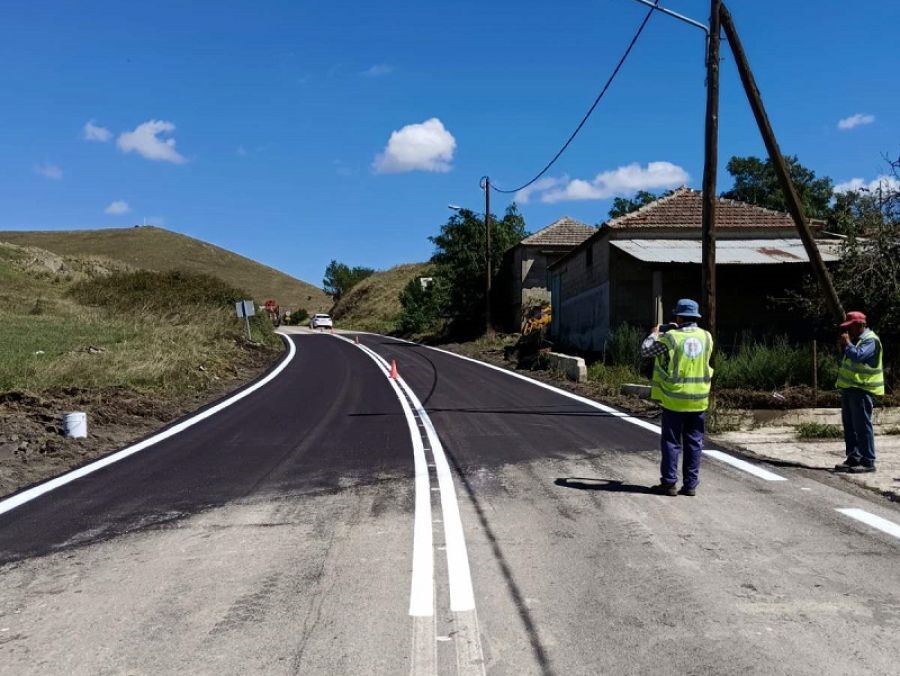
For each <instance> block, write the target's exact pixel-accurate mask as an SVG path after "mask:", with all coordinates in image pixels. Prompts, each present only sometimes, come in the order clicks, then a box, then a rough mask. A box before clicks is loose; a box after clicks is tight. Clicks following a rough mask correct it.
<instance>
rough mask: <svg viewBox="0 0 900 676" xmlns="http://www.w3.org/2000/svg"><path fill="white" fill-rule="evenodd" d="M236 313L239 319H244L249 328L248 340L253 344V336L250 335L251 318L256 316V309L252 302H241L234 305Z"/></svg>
mask: <svg viewBox="0 0 900 676" xmlns="http://www.w3.org/2000/svg"><path fill="white" fill-rule="evenodd" d="M234 311H235V313H236V314H237V316H238V319H243V320H244V324H245V325H246V327H247V340H249V341H250V342H251V343H252V342H253V336H251V335H250V317H252V316H253V315H255V314H256V307H255V306H254V304H253V301H252V300H239V301H238V302H237V303H235V304H234Z"/></svg>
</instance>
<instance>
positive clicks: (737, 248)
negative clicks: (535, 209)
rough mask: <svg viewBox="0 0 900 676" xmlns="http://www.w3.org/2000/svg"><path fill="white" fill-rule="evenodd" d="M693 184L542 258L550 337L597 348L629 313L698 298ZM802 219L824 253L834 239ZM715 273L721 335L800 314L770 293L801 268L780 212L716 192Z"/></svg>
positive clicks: (645, 319)
mask: <svg viewBox="0 0 900 676" xmlns="http://www.w3.org/2000/svg"><path fill="white" fill-rule="evenodd" d="M701 215H702V204H701V193H700V192H699V191H696V190H691V189H690V188H680V189H678V190H675V191H674V192H672V193H671V194H669V195H667V196H665V197H662V198H660V199H658V200H656V201H654V202H651V203H649V204H647V205H645V206H643V207H641V208H640V209H638V210H637V211H633V212H631V213H629V214H625V215H624V216H620V217H618V218H614V219H612V220H610V221H607V222H606V223H604V224H603V225H601V227H600V228H599V229H598V230H597V231H596V232H595V233H594V234H593V235H591V236H590V237H588V238H586V239H585V240H584V241H583V242H581V243H580V244H579V245H578V246H577V247H575V248H573V249H572V250H571V251H570V252H569V253H567V254H566V255H565V256H561V257H559V258H557V259H556V260H555V261H553V262H552V263H551V264H550V266H549V278H550V292H551V293H550V295H551V302H552V306H553V323H552V325H551V337H552V338H553V339H554V341H555V342H557V343H558V344H560V345H563V346H568V347H570V348H575V349H578V350H581V351H585V352H602V351H603V350H604V347H605V344H606V341H607V339H608V337H609V334H610V332H611V331H612V330H613V329H615V327H616V326H618V325H620V324H623V323H628V324H631V325H635V326H639V327H641V328H648V327H650V326H653V325H654V324H658V323H661V322H663V321H667V320H668V319H669V312H670V310H671V308H672V307H673V306H674V304H675V301H676V300H677V299H679V298H684V297H688V298H695V299H697V300H699V299H700V283H701V265H700V264H701V242H700V234H701ZM823 226H824V224H823V223H821V222H818V221H813V222H812V223H811V228H812V230H813V234H814V236H815V237H816V239H817V243H818V245H819V251H820V253H821V254H822V258H823V259H824V260H825V261H826V263H830V262H834V261H836V260H837V258H838V242H837V240H835V239H834V238H830V237H829V236H828V235H827V234H825V233H824V232H823ZM716 270H717V274H716V279H717V305H718V317H717V319H718V328H719V333H720V336H726V337H727V336H728V335H729V334H730V335H739V334H740V333H741V332H742V331H743V330H746V329H754V328H759V324H760V323H761V322H767V323H769V324H770V325H771V326H773V327H775V326H776V325H777V326H778V328H779V330H783V331H784V332H786V333H791V332H794V329H798V328H799V326H798V325H799V324H800V323H801V321H802V320H800V318H798V317H796V316H794V315H792V314H791V313H790V312H789V311H788V310H787V308H786V307H785V306H784V305H781V304H779V303H778V302H777V301H778V299H783V298H785V297H786V296H787V295H788V292H789V291H790V290H798V289H799V288H800V287H801V286H802V284H803V281H804V278H805V277H806V276H807V275H809V274H810V272H811V269H810V266H809V259H808V257H807V255H806V250H805V249H804V247H803V244H802V243H801V241H800V239H799V236H798V234H797V231H796V228H795V226H794V222H793V221H792V220H791V217H790V216H789V215H788V214H787V213H784V212H780V211H773V210H771V209H764V208H762V207H757V206H754V205H751V204H745V203H743V202H737V201H735V200H729V199H724V198H719V199H718V200H717V208H716Z"/></svg>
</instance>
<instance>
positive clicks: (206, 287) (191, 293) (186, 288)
mask: <svg viewBox="0 0 900 676" xmlns="http://www.w3.org/2000/svg"><path fill="white" fill-rule="evenodd" d="M70 294H71V295H72V296H73V297H74V298H75V299H76V300H77V301H78V302H80V303H82V304H84V305H90V306H94V307H102V308H106V309H109V310H114V311H117V312H134V311H150V312H156V313H159V314H161V315H165V316H168V315H177V314H181V313H182V312H183V311H184V309H186V308H187V309H192V308H195V307H196V306H206V307H217V308H221V307H231V306H232V305H233V304H234V303H235V302H236V301H239V300H241V299H243V298H246V297H247V294H246V293H245V292H243V291H241V290H240V289H237V288H235V287H233V286H231V285H230V284H228V283H226V282H224V281H222V280H221V279H219V278H218V277H213V276H212V275H206V274H199V273H191V272H181V271H172V272H154V271H151V270H137V271H134V272H115V273H113V274H111V275H109V276H108V277H95V278H93V279H87V280H85V281H83V282H79V283H78V284H75V286H73V287H72V289H71V291H70Z"/></svg>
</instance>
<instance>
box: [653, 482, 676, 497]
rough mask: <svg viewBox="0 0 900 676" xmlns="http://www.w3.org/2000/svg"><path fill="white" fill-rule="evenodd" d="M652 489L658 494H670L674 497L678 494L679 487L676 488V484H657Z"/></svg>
mask: <svg viewBox="0 0 900 676" xmlns="http://www.w3.org/2000/svg"><path fill="white" fill-rule="evenodd" d="M650 490H651V491H653V492H654V493H656V494H657V495H668V496H669V497H672V498H674V497H675V496H676V495H678V489H677V488H675V484H656V485H655V486H652V487H651V488H650Z"/></svg>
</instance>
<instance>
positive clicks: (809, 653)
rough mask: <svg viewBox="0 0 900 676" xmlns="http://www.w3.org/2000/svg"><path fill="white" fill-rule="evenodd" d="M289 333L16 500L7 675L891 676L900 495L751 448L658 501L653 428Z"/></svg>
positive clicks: (396, 347)
mask: <svg viewBox="0 0 900 676" xmlns="http://www.w3.org/2000/svg"><path fill="white" fill-rule="evenodd" d="M290 339H291V340H293V342H294V345H295V346H296V350H297V351H296V356H295V357H294V359H293V360H292V361H291V362H290V363H289V364H288V365H287V367H286V368H285V369H284V371H283V372H282V373H281V374H280V375H279V376H277V377H276V378H275V379H274V380H273V381H272V382H270V383H268V384H267V385H265V386H264V387H262V388H260V389H259V390H258V391H256V392H254V393H252V394H250V395H249V396H247V397H246V398H245V399H242V400H241V401H239V402H237V403H235V404H234V405H232V406H230V407H228V408H226V409H225V410H223V411H221V412H219V413H217V414H216V415H214V416H212V417H209V418H208V419H206V420H203V421H201V422H198V423H197V424H196V425H194V426H192V427H190V428H189V429H187V430H185V431H183V432H181V433H180V434H177V435H175V436H173V437H171V438H169V439H167V440H165V441H162V442H160V443H158V444H156V445H154V446H151V447H149V448H147V449H144V450H142V451H141V452H139V453H136V454H135V455H132V456H130V457H128V458H125V459H123V460H121V461H119V462H116V463H114V464H112V465H110V466H108V467H105V468H103V469H101V470H99V471H97V472H94V473H91V474H89V475H88V476H85V477H83V478H80V479H78V480H77V481H74V482H72V483H70V484H67V485H66V486H63V487H61V488H59V489H56V490H54V491H52V492H50V493H47V494H46V495H44V496H41V497H39V498H36V499H35V500H33V501H31V502H28V503H26V504H24V505H21V506H18V507H16V508H15V509H13V510H11V511H9V512H7V513H5V514H2V515H0V664H2V665H3V668H2V669H0V671H3V672H4V673H16V674H19V673H59V672H71V673H98V672H102V673H122V672H127V673H154V674H157V673H174V672H181V673H216V674H222V673H234V674H238V673H240V674H245V673H267V674H269V673H273V674H280V673H302V674H311V673H322V674H345V673H346V674H351V673H352V674H373V673H377V674H406V673H439V674H453V673H462V674H479V673H492V674H494V673H496V674H517V675H519V674H592V675H593V674H603V673H648V674H649V673H654V674H655V673H698V674H699V673H716V674H730V673H735V674H736V673H742V674H746V673H760V674H822V673H828V674H832V673H833V674H857V673H858V674H895V673H897V632H898V628H900V576H898V572H897V571H898V570H900V538H898V537H895V536H894V535H892V534H891V526H892V525H896V524H900V510H897V509H896V507H895V506H893V505H891V504H889V503H887V502H885V501H883V500H881V499H879V498H877V497H874V496H872V495H869V494H866V493H861V492H856V491H855V489H852V488H850V487H847V486H843V485H842V484H838V483H833V484H832V483H830V482H828V480H827V479H825V480H822V481H820V480H818V477H817V476H816V475H813V474H812V473H809V472H804V471H800V470H791V469H785V468H780V467H778V468H776V467H771V466H762V465H758V464H755V463H744V464H742V463H741V461H740V460H735V459H733V458H732V457H731V456H720V457H718V458H716V457H712V456H709V457H708V458H707V459H706V460H705V461H704V467H703V471H702V475H701V482H702V483H701V486H700V491H699V495H698V496H697V497H696V498H688V497H683V496H679V497H677V498H665V497H660V496H655V495H651V494H648V492H647V489H646V487H647V486H650V485H652V484H653V483H656V481H657V480H658V452H657V450H656V447H657V445H658V436H657V434H656V433H655V431H654V430H653V426H652V425H648V424H647V423H646V421H640V422H641V423H642V424H635V421H631V420H627V419H622V418H621V417H619V416H618V415H617V414H616V413H615V412H609V411H607V410H603V409H602V408H597V407H595V406H592V405H589V404H588V403H585V402H581V401H577V400H574V399H572V398H570V397H566V396H563V395H562V394H560V393H557V392H554V391H552V390H551V389H548V388H546V387H543V386H540V385H538V384H535V383H533V382H529V381H526V380H523V379H520V378H516V377H513V376H512V375H510V374H508V373H505V372H499V371H498V370H496V369H492V368H489V367H487V366H485V365H482V364H478V363H473V362H471V361H468V360H465V359H462V358H459V357H457V356H453V355H450V354H447V353H444V352H440V351H437V350H433V349H429V348H425V347H422V346H417V345H412V344H408V343H403V342H401V341H397V340H394V339H390V338H384V337H381V336H374V335H368V334H360V335H359V339H360V343H361V344H360V345H356V344H354V343H353V340H354V336H352V335H349V336H331V335H327V334H320V335H312V334H310V333H309V332H305V331H304V332H299V333H297V335H292V336H291V338H290ZM392 360H393V361H394V362H395V363H396V364H397V366H398V369H399V374H400V377H401V381H399V382H393V381H390V380H389V379H388V377H387V374H386V371H389V365H390V363H391V361H392ZM848 491H854V492H848ZM838 510H845V511H838ZM846 510H857V511H846ZM897 528H898V529H900V526H897ZM897 535H898V536H900V531H898V533H897Z"/></svg>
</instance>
